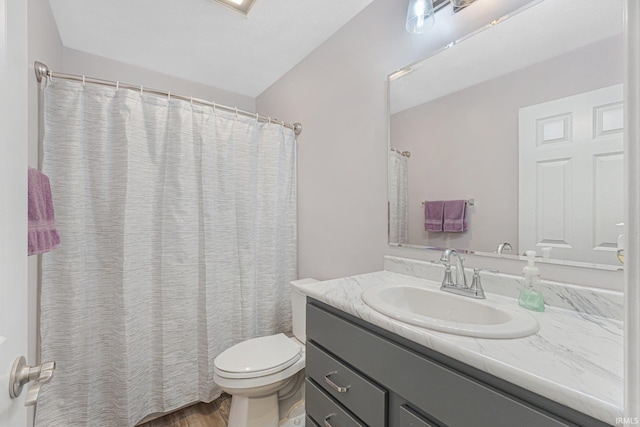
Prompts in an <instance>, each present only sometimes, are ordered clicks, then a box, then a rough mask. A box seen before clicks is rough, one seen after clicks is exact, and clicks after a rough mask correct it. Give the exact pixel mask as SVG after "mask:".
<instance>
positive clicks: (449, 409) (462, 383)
mask: <svg viewBox="0 0 640 427" xmlns="http://www.w3.org/2000/svg"><path fill="white" fill-rule="evenodd" d="M306 348H307V355H306V358H307V362H306V373H307V380H306V381H307V382H306V408H307V415H308V417H309V418H311V420H312V421H311V422H309V425H310V426H313V425H314V424H312V423H313V422H315V424H316V425H319V426H322V427H356V426H363V427H364V426H368V427H385V426H389V427H441V426H450V427H501V426H504V427H513V426H518V427H519V426H523V427H529V426H531V427H562V426H565V427H566V426H605V425H606V424H604V423H602V422H600V421H598V420H595V419H593V418H591V417H588V416H586V415H585V414H582V413H580V412H577V411H574V410H572V409H570V408H567V407H564V406H562V405H560V404H558V403H556V402H553V401H550V400H548V399H546V398H544V397H542V396H538V395H536V394H534V393H531V392H529V391H527V390H524V389H521V388H519V387H517V386H515V385H513V384H510V383H508V382H506V381H504V380H500V379H498V378H496V377H493V376H491V375H489V374H486V373H484V372H482V371H479V370H477V369H475V368H472V367H470V366H468V365H464V364H462V363H460V362H458V361H456V360H454V359H451V358H448V357H447V356H444V355H442V354H439V353H437V352H435V351H433V350H430V349H428V348H425V347H422V346H420V345H418V344H416V343H413V342H411V341H408V340H406V339H404V338H402V337H399V336H397V335H394V334H392V333H390V332H388V331H385V330H383V329H381V328H378V327H376V326H374V325H371V324H368V323H366V322H364V321H362V320H361V319H357V318H355V317H353V316H350V315H348V314H346V313H344V312H341V311H339V310H337V309H335V308H333V307H330V306H328V305H326V304H323V303H321V302H319V301H316V300H313V299H310V298H309V299H308V303H307V347H306Z"/></svg>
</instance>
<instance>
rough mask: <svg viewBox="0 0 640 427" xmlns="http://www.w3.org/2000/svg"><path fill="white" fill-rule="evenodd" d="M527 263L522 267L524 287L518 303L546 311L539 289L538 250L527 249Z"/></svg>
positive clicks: (534, 309)
mask: <svg viewBox="0 0 640 427" xmlns="http://www.w3.org/2000/svg"><path fill="white" fill-rule="evenodd" d="M525 254H526V255H527V265H526V266H525V267H524V268H523V269H522V274H523V275H524V288H523V289H522V290H521V291H520V296H519V297H518V304H520V305H521V306H522V307H524V308H526V309H529V310H533V311H544V298H543V297H542V293H541V292H540V291H539V289H538V288H539V286H540V270H538V267H536V266H535V262H536V252H535V251H526V252H525Z"/></svg>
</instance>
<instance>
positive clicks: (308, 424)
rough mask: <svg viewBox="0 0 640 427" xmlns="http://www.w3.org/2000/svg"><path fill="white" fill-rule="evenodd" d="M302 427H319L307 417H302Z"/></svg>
mask: <svg viewBox="0 0 640 427" xmlns="http://www.w3.org/2000/svg"><path fill="white" fill-rule="evenodd" d="M304 425H305V426H306V427H320V426H319V425H318V424H317V423H316V422H315V421H313V420H312V419H311V418H310V417H309V416H308V415H307V416H306V417H304Z"/></svg>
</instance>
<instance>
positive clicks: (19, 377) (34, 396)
mask: <svg viewBox="0 0 640 427" xmlns="http://www.w3.org/2000/svg"><path fill="white" fill-rule="evenodd" d="M55 369H56V362H45V363H43V364H42V365H40V366H29V365H27V361H26V359H25V358H24V356H20V357H17V358H16V360H15V361H14V362H13V368H11V376H10V377H9V396H11V398H12V399H15V398H16V397H18V396H20V394H21V393H22V388H23V387H24V385H25V384H27V383H28V382H30V381H35V383H34V385H33V386H32V387H31V388H30V389H29V391H28V392H27V398H26V400H25V402H24V406H32V405H35V404H36V402H37V400H38V393H40V388H41V387H42V385H43V384H46V383H48V382H49V381H51V379H52V378H53V372H54V371H55Z"/></svg>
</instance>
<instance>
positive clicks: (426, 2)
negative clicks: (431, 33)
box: [406, 0, 475, 34]
mask: <svg viewBox="0 0 640 427" xmlns="http://www.w3.org/2000/svg"><path fill="white" fill-rule="evenodd" d="M474 1H475V0H409V8H408V9H407V22H406V29H407V32H409V33H411V34H420V33H422V32H423V31H425V30H428V29H429V28H431V27H433V25H434V24H435V22H436V20H435V17H434V13H435V11H436V10H438V9H441V8H442V7H444V6H445V5H446V4H447V3H451V7H452V8H453V11H454V12H458V11H460V10H461V9H464V8H465V7H467V6H469V5H470V4H471V3H473V2H474Z"/></svg>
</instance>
